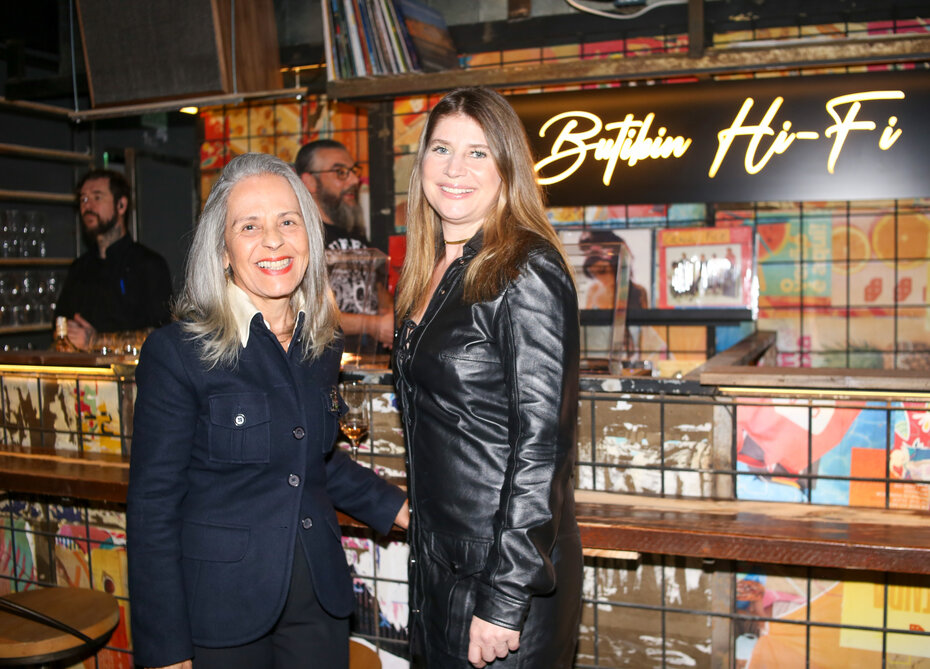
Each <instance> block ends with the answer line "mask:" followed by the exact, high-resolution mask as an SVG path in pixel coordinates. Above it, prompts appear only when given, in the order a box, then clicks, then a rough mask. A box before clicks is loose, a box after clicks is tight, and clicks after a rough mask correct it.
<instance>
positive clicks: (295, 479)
mask: <svg viewBox="0 0 930 669" xmlns="http://www.w3.org/2000/svg"><path fill="white" fill-rule="evenodd" d="M287 484H288V485H289V486H291V487H292V488H296V487H297V486H299V485H300V477H299V476H297V474H291V475H290V476H288V477H287Z"/></svg>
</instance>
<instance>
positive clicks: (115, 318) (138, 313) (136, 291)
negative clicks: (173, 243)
mask: <svg viewBox="0 0 930 669" xmlns="http://www.w3.org/2000/svg"><path fill="white" fill-rule="evenodd" d="M170 301H171V276H170V273H169V271H168V263H166V262H165V259H164V258H162V257H161V256H160V255H158V254H157V253H155V252H154V251H152V250H151V249H148V248H146V247H144V246H142V244H137V243H136V242H134V241H133V240H132V238H131V237H130V236H129V235H125V236H123V237H121V238H120V239H119V240H117V241H116V242H114V243H113V244H111V245H110V246H108V247H107V257H106V258H101V257H100V254H99V253H98V252H97V249H91V250H90V251H88V252H87V253H85V254H83V255H82V256H81V257H79V258H77V259H76V260H75V261H74V262H73V263H71V267H70V268H69V269H68V276H67V277H66V278H65V283H64V286H62V289H61V294H60V295H59V296H58V302H57V304H56V307H55V316H65V317H67V318H74V314H76V313H79V314H81V317H83V318H84V319H86V320H87V321H88V322H89V323H90V324H91V325H93V326H94V328H96V329H97V331H98V332H118V331H120V330H141V329H143V328H148V327H158V326H160V325H164V324H166V323H168V322H169V321H170V320H171V312H170V310H169V303H170Z"/></svg>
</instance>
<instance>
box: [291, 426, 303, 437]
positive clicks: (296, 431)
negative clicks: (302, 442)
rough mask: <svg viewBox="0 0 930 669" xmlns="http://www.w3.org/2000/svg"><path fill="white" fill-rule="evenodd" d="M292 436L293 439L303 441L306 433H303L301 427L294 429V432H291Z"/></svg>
mask: <svg viewBox="0 0 930 669" xmlns="http://www.w3.org/2000/svg"><path fill="white" fill-rule="evenodd" d="M292 434H293V435H294V439H303V438H304V434H306V433H305V432H304V429H303V428H302V427H300V426H298V427H295V428H294V431H293V432H292Z"/></svg>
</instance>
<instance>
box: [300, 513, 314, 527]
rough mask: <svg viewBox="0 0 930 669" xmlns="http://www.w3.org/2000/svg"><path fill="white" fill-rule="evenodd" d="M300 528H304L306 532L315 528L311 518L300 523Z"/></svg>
mask: <svg viewBox="0 0 930 669" xmlns="http://www.w3.org/2000/svg"><path fill="white" fill-rule="evenodd" d="M300 526H301V527H302V528H304V529H305V530H309V529H310V528H311V527H313V519H312V518H310V517H309V516H308V517H307V518H304V519H303V520H301V521H300Z"/></svg>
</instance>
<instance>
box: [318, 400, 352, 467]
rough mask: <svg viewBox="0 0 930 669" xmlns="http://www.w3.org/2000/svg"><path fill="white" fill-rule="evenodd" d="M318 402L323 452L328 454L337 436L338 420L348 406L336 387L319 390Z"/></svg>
mask: <svg viewBox="0 0 930 669" xmlns="http://www.w3.org/2000/svg"><path fill="white" fill-rule="evenodd" d="M320 400H321V401H322V402H323V418H322V421H323V430H322V434H323V440H322V442H320V443H321V444H322V445H323V452H324V453H329V452H330V451H331V450H333V444H335V443H336V436H337V435H338V434H339V418H340V417H341V416H342V415H343V414H344V413H346V412H347V411H348V410H349V405H348V404H346V403H345V400H344V399H342V395H340V394H339V389H338V388H337V387H336V386H324V387H323V388H320Z"/></svg>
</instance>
